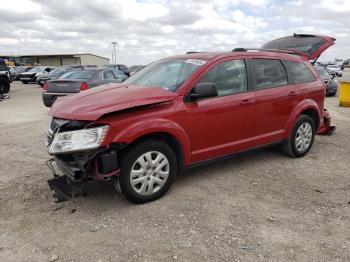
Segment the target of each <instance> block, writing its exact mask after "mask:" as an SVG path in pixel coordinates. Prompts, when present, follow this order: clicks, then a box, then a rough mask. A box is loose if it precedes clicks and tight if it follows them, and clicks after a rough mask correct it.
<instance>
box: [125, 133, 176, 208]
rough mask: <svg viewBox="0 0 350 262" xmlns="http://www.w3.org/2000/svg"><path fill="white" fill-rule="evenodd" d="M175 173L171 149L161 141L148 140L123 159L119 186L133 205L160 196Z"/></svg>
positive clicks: (166, 189) (168, 186)
mask: <svg viewBox="0 0 350 262" xmlns="http://www.w3.org/2000/svg"><path fill="white" fill-rule="evenodd" d="M176 174H177V158H176V155H175V153H174V151H173V150H172V148H171V147H170V146H169V145H168V144H167V143H165V142H163V141H160V140H147V141H144V142H141V143H140V144H138V145H136V146H134V147H132V148H131V149H129V150H128V151H127V152H126V154H125V155H124V156H123V159H122V163H121V174H120V177H119V184H120V188H121V191H122V193H123V194H124V196H125V197H126V199H127V200H129V201H130V202H132V203H146V202H149V201H153V200H156V199H158V198H160V197H161V196H163V195H164V194H165V193H166V192H167V191H168V190H169V189H170V187H171V185H172V183H173V181H174V179H175V177H176Z"/></svg>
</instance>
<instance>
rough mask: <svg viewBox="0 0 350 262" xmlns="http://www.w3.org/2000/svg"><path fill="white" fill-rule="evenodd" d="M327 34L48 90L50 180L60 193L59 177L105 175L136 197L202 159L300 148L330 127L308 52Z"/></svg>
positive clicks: (320, 47) (166, 184) (197, 55)
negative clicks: (55, 94)
mask: <svg viewBox="0 0 350 262" xmlns="http://www.w3.org/2000/svg"><path fill="white" fill-rule="evenodd" d="M334 41H335V39H334V38H330V37H326V36H316V35H297V34H295V35H293V36H288V37H283V38H280V39H277V40H274V41H271V42H269V43H267V44H265V45H264V46H263V47H262V48H261V49H254V50H253V49H245V48H237V49H234V50H233V51H232V52H225V53H201V52H189V53H187V54H184V55H178V56H173V57H169V58H165V59H162V60H159V61H156V62H154V63H152V64H150V65H149V66H147V67H146V68H144V69H143V70H141V71H140V72H138V73H137V74H135V75H133V76H132V77H130V78H129V79H128V80H126V81H125V82H124V83H121V84H108V85H103V86H100V87H96V88H93V89H91V90H87V91H84V92H81V93H79V94H76V95H72V96H68V97H65V98H60V99H58V101H57V102H56V103H55V104H54V105H53V107H52V109H51V110H50V115H51V116H52V120H51V122H50V125H49V130H48V147H49V153H50V154H51V155H52V156H53V159H52V160H51V162H52V161H55V162H56V164H57V166H58V168H59V169H60V170H61V171H62V173H63V175H61V176H57V175H56V174H55V178H54V179H51V180H49V184H50V186H51V187H52V188H53V189H55V190H56V192H59V193H61V194H62V195H67V192H69V193H72V190H71V191H69V190H70V189H69V190H67V187H66V186H67V185H70V186H72V185H81V184H82V183H83V182H85V181H88V180H103V181H114V182H115V183H116V185H118V186H120V189H121V191H122V193H123V194H124V195H125V197H126V198H127V199H128V200H129V201H131V202H134V203H143V202H148V201H152V200H155V199H157V198H159V197H161V196H162V195H163V194H165V193H166V192H167V191H168V190H169V188H170V187H171V185H172V183H173V181H174V179H175V177H176V175H177V174H178V173H179V172H181V171H182V170H184V169H188V168H190V167H194V166H197V165H199V164H203V163H207V162H211V161H212V160H218V159H222V158H225V157H227V156H232V155H235V154H237V153H241V152H244V151H248V150H251V149H259V148H262V147H266V146H270V145H278V144H279V145H281V148H282V150H283V152H284V153H286V154H287V155H289V156H291V157H302V156H304V155H305V154H306V153H307V152H308V151H309V150H310V148H311V146H312V144H313V142H314V137H315V134H317V133H329V132H331V131H332V127H331V126H330V121H331V119H330V117H329V115H328V113H327V111H326V110H325V109H324V99H325V85H324V83H323V81H322V80H321V79H320V76H319V75H318V73H317V71H316V70H315V69H314V67H313V66H312V65H311V63H310V62H309V61H312V60H316V59H317V58H318V56H319V55H320V54H321V53H322V52H323V51H324V50H325V49H327V48H328V47H329V46H331V45H333V44H334ZM51 162H49V163H51ZM64 188H65V189H64ZM68 195H69V194H68Z"/></svg>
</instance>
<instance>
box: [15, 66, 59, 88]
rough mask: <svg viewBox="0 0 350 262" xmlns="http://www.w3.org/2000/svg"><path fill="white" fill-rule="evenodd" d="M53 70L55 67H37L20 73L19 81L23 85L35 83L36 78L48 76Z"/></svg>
mask: <svg viewBox="0 0 350 262" xmlns="http://www.w3.org/2000/svg"><path fill="white" fill-rule="evenodd" d="M54 69H56V67H54V66H37V67H34V68H32V69H30V70H28V71H27V72H24V73H21V74H20V75H19V79H20V80H21V81H22V83H23V84H27V83H30V82H36V79H37V77H38V76H40V75H43V74H48V73H50V72H51V71H52V70H54Z"/></svg>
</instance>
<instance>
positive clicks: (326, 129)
mask: <svg viewBox="0 0 350 262" xmlns="http://www.w3.org/2000/svg"><path fill="white" fill-rule="evenodd" d="M331 121H332V118H331V116H330V115H329V112H328V111H327V109H324V111H323V116H322V120H321V126H320V128H319V130H318V133H317V134H318V135H328V136H330V135H331V134H333V133H334V131H335V130H336V126H333V125H331Z"/></svg>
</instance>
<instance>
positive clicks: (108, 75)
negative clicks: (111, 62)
mask: <svg viewBox="0 0 350 262" xmlns="http://www.w3.org/2000/svg"><path fill="white" fill-rule="evenodd" d="M103 79H105V80H111V79H115V76H114V74H113V72H112V71H109V70H106V71H103Z"/></svg>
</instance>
